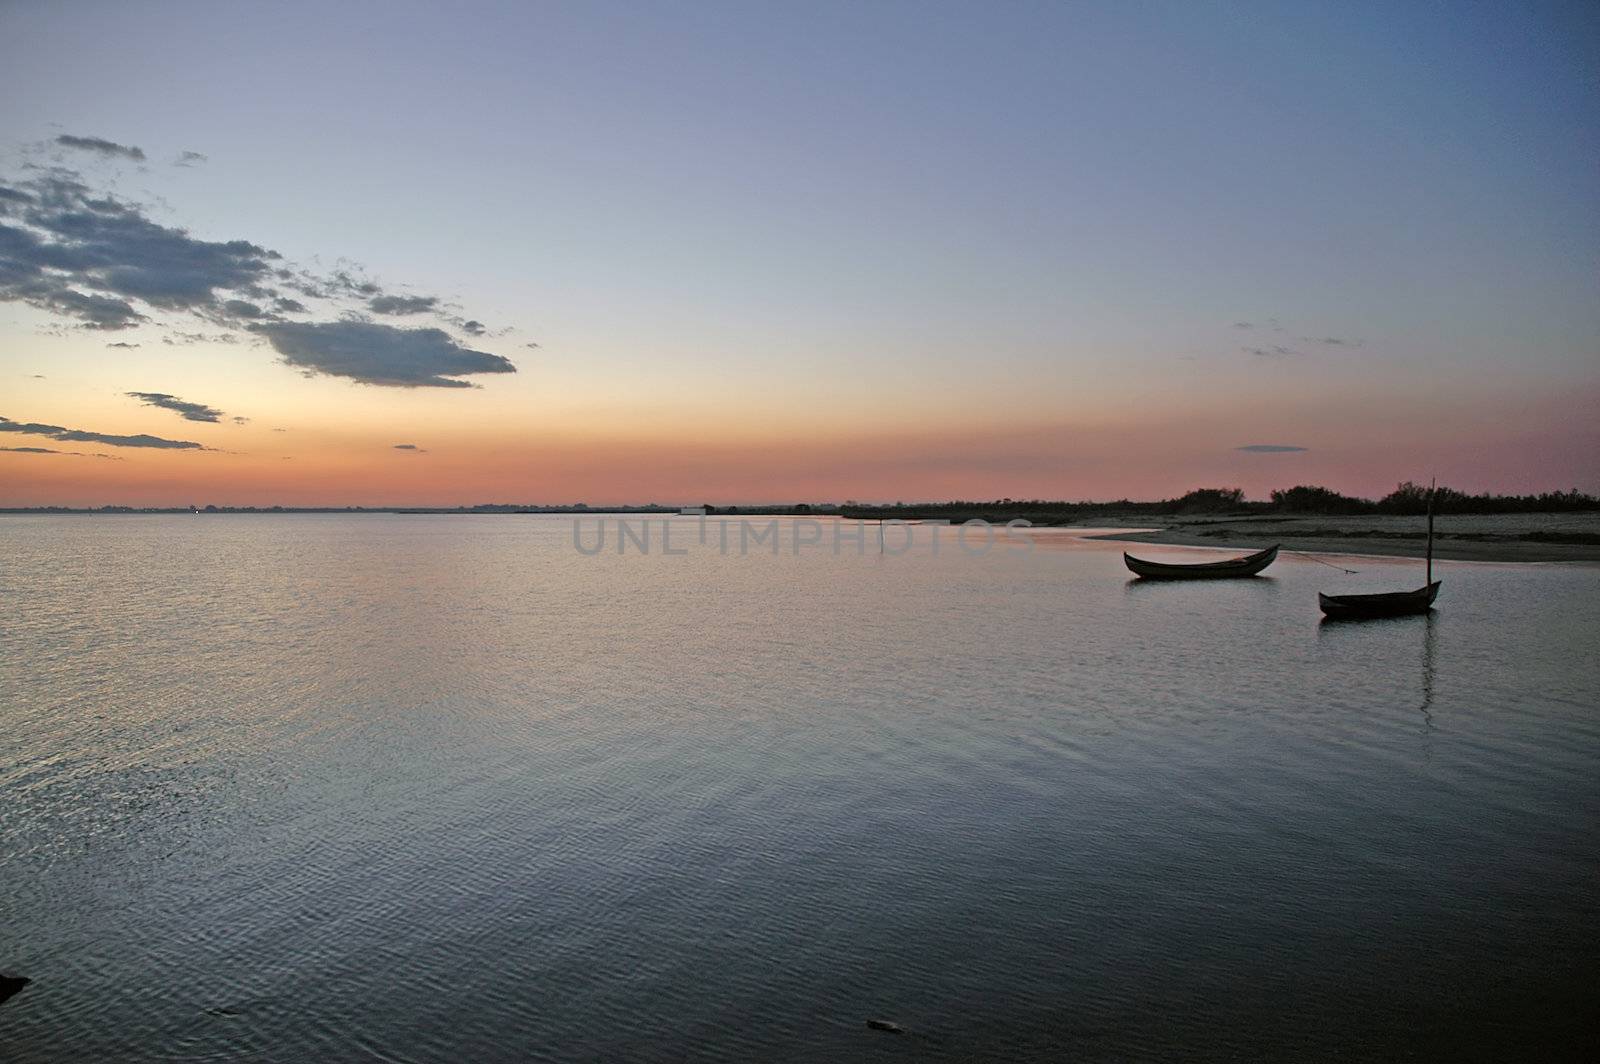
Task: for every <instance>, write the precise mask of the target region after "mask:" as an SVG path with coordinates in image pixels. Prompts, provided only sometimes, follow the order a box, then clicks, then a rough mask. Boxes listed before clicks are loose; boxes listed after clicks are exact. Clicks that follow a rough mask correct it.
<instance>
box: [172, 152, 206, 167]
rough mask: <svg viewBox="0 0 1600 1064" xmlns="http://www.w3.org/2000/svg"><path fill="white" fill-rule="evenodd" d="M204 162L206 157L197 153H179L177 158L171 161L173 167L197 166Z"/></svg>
mask: <svg viewBox="0 0 1600 1064" xmlns="http://www.w3.org/2000/svg"><path fill="white" fill-rule="evenodd" d="M205 161H206V157H205V156H204V155H202V154H201V153H200V152H197V151H185V152H179V153H178V157H177V158H176V159H174V160H172V165H173V166H199V165H200V164H201V163H203V162H205Z"/></svg>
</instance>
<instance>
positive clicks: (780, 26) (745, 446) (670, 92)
mask: <svg viewBox="0 0 1600 1064" xmlns="http://www.w3.org/2000/svg"><path fill="white" fill-rule="evenodd" d="M0 98H3V99H4V100H5V101H6V105H5V106H4V107H0V382H3V383H0V418H3V419H4V420H3V421H0V506H29V505H42V504H64V505H74V506H98V505H104V504H108V503H110V504H129V505H188V504H191V503H194V504H199V505H205V504H208V503H214V504H218V505H273V504H282V505H327V504H336V505H345V504H361V505H384V504H411V505H457V504H472V503H479V502H533V503H569V502H576V501H583V502H587V503H589V504H591V505H604V504H607V503H643V502H651V501H658V502H664V503H687V502H701V501H706V502H712V503H738V502H764V501H770V502H790V501H799V500H809V501H841V500H844V499H860V500H890V501H892V500H897V499H898V500H908V501H909V500H927V499H942V498H952V497H956V498H999V497H1002V496H1011V497H1019V498H1022V497H1026V498H1033V497H1048V498H1068V499H1082V498H1108V497H1109V498H1115V497H1122V496H1131V497H1135V498H1141V497H1143V498H1149V497H1161V496H1166V495H1172V494H1177V493H1181V492H1183V491H1186V490H1188V489H1190V488H1194V487H1198V486H1203V485H1224V484H1225V485H1235V486H1240V487H1243V488H1244V489H1245V490H1246V492H1247V494H1250V495H1252V496H1262V495H1264V494H1265V493H1266V492H1267V491H1268V490H1269V489H1271V488H1275V487H1287V486H1290V485H1293V484H1297V483H1311V484H1324V485H1327V486H1329V487H1333V488H1336V489H1339V490H1342V491H1346V492H1351V493H1357V494H1366V495H1377V494H1382V493H1384V492H1386V491H1388V490H1389V489H1391V488H1392V487H1393V486H1394V484H1395V483H1396V482H1397V481H1400V480H1405V479H1421V478H1426V477H1428V476H1430V475H1434V474H1437V476H1438V477H1439V479H1440V481H1441V482H1442V483H1448V484H1450V485H1451V486H1454V487H1458V488H1461V489H1465V490H1472V491H1481V490H1493V491H1517V492H1521V491H1543V490H1551V489H1566V488H1571V487H1578V488H1580V489H1583V490H1587V491H1597V490H1600V458H1597V455H1600V428H1597V425H1600V418H1597V417H1596V415H1595V411H1596V410H1600V7H1597V6H1596V5H1594V4H1591V3H1572V4H1528V5H1491V4H1476V5H1466V4H1431V3H1430V4H1423V3H1414V4H1377V3H1373V4H1349V3H1328V4H1283V5H1272V4H1229V5H1217V4H1204V3H1195V4H1188V3H1156V4H1139V3H1105V4H1095V5H1089V4H1071V3H1055V4H1038V5H1033V4H1001V5H994V4H977V3H973V4H936V3H906V4H898V3H887V2H882V3H877V2H875V3H866V4H861V3H841V4H836V5H835V4H824V3H805V4H791V5H775V4H756V3H727V4H721V3H709V2H697V3H684V4H677V3H636V4H605V3H582V4H578V3H573V4H539V3H530V4H523V3H505V4H465V5H459V6H454V5H452V6H448V7H447V6H444V5H431V4H430V5H424V4H414V5H404V4H393V3H383V4H376V3H374V4H367V3H341V4H336V5H329V4H301V3H294V2H288V3H273V4H248V5H247V4H233V3H216V2H206V3H194V4H188V3H177V2H163V3H154V4H121V3H103V4H102V3H59V4H17V3H13V4H6V5H4V6H0ZM185 444H192V445H194V446H182V445H185ZM19 448H21V449H22V450H19Z"/></svg>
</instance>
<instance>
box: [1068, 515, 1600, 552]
mask: <svg viewBox="0 0 1600 1064" xmlns="http://www.w3.org/2000/svg"><path fill="white" fill-rule="evenodd" d="M1137 525H1138V526H1139V527H1142V528H1146V529H1149V528H1150V526H1152V525H1161V526H1165V527H1160V528H1157V529H1155V530H1154V531H1143V532H1136V531H1128V532H1116V533H1110V534H1106V535H1095V536H1088V537H1085V538H1089V539H1104V540H1115V541H1120V542H1126V543H1150V544H1159V545H1164V546H1175V547H1227V548H1230V549H1234V550H1259V549H1261V548H1262V547H1266V546H1270V545H1272V544H1274V543H1281V544H1282V545H1283V547H1284V549H1285V550H1293V551H1303V552H1305V553H1308V554H1375V555H1382V556H1387V557H1395V558H1421V557H1422V556H1423V554H1424V553H1425V551H1426V544H1427V531H1426V523H1425V520H1424V519H1422V518H1417V517H1392V516H1381V515H1372V516H1363V517H1335V516H1297V517H1268V518H1259V517H1244V518H1238V517H1235V518H1227V517H1215V518H1208V519H1205V520H1197V519H1187V520H1176V521H1162V520H1154V521H1152V520H1148V519H1146V520H1141V521H1138V522H1137ZM1100 527H1104V525H1103V523H1102V525H1101V526H1100ZM1433 556H1434V557H1435V558H1437V559H1443V560H1446V561H1475V562H1600V515H1594V514H1470V515H1461V516H1451V517H1445V518H1440V519H1438V521H1437V522H1436V527H1435V534H1434V543H1433Z"/></svg>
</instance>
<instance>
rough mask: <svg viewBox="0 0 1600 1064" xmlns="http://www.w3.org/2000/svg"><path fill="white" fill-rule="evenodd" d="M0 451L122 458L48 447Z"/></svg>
mask: <svg viewBox="0 0 1600 1064" xmlns="http://www.w3.org/2000/svg"><path fill="white" fill-rule="evenodd" d="M0 451H5V452H7V453H10V454H59V455H63V456H71V457H73V458H109V459H111V460H112V461H116V462H120V461H121V460H122V459H120V458H118V457H117V456H116V455H111V454H86V453H84V452H83V451H57V450H54V449H52V448H49V447H0Z"/></svg>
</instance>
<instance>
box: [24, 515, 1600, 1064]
mask: <svg viewBox="0 0 1600 1064" xmlns="http://www.w3.org/2000/svg"><path fill="white" fill-rule="evenodd" d="M693 526H694V522H692V521H682V522H681V524H680V525H679V526H675V527H681V528H683V529H688V528H692V527H693ZM589 527H590V528H591V529H592V528H593V522H592V520H591V522H590V525H589ZM1041 539H1043V540H1047V541H1048V543H1047V545H1046V546H1043V547H1041V548H1039V549H1035V550H1032V551H1029V552H1023V551H1021V550H1017V549H997V550H995V551H993V552H991V553H990V554H988V555H986V556H984V557H981V558H969V557H966V556H965V555H962V554H961V553H960V552H959V551H954V550H951V549H950V548H949V546H948V544H947V545H946V546H945V548H944V549H943V550H941V552H940V553H939V554H938V555H937V556H936V555H934V554H933V553H932V552H931V550H930V549H929V548H928V547H927V545H926V543H925V542H924V543H923V544H922V545H919V546H918V547H917V548H916V549H914V550H912V551H911V552H909V553H907V554H905V555H903V556H892V555H889V554H884V555H879V554H877V553H876V552H875V547H876V544H875V543H872V544H871V545H872V547H873V548H874V550H873V551H872V552H869V553H868V554H867V555H865V556H856V555H855V554H853V553H850V552H848V551H847V552H846V553H845V554H843V555H842V556H838V557H836V556H834V555H833V554H832V553H831V552H830V551H829V550H828V549H827V547H826V541H825V543H824V546H823V548H822V549H807V550H805V551H803V552H802V553H801V554H800V555H799V556H794V555H793V554H792V553H790V545H789V542H788V541H787V540H786V541H785V544H784V550H783V552H782V553H781V554H780V555H779V556H777V557H773V556H771V555H770V554H767V553H765V552H764V551H763V552H762V553H760V554H758V555H754V556H750V557H738V556H736V555H735V556H726V557H724V556H722V555H720V554H718V553H717V552H716V551H715V550H714V549H710V548H709V547H703V548H701V547H692V548H691V549H690V552H689V554H688V555H686V556H681V557H680V556H671V557H663V556H661V555H660V554H659V553H658V552H655V553H652V554H651V555H649V556H647V557H641V556H639V555H638V554H637V553H635V552H632V551H630V552H629V553H628V554H625V555H623V556H620V557H619V556H617V555H616V553H615V552H614V550H611V549H608V551H607V552H606V553H604V554H601V555H598V556H595V557H587V556H584V555H581V554H579V553H577V552H576V551H574V550H573V548H572V543H571V526H570V522H569V521H568V520H566V519H564V518H551V517H529V516H497V517H423V516H416V517H406V516H376V515H369V516H334V515H329V516H322V515H306V516H298V515H295V516H205V517H191V516H173V517H138V516H130V517H116V518H105V517H102V518H7V519H4V520H0V549H3V568H0V595H3V602H4V610H3V612H0V625H3V628H0V668H3V671H0V725H3V730H0V969H8V970H11V971H14V972H17V973H19V974H23V975H27V976H30V977H32V978H33V980H34V982H33V983H32V984H31V985H30V986H29V987H28V988H27V989H26V990H24V991H23V992H22V993H21V994H20V995H19V996H17V997H15V998H13V999H12V1000H11V1001H9V1002H7V1003H6V1004H4V1005H0V1058H3V1059H5V1060H6V1061H8V1062H9V1061H18V1062H20V1061H58V1060H173V1059H211V1060H221V1059H231V1058H246V1059H249V1060H253V1061H278V1060H283V1061H292V1060H319V1061H321V1060H327V1061H336V1060H392V1061H457V1060H475V1061H490V1060H686V1059H696V1060H725V1061H757V1060H761V1061H776V1060H846V1059H863V1060H885V1061H891V1060H893V1061H900V1060H907V1061H908V1060H970V1059H992V1060H1015V1059H1030V1058H1032V1059H1045V1058H1061V1059H1072V1060H1124V1059H1129V1058H1139V1057H1161V1058H1168V1059H1171V1058H1179V1057H1182V1058H1226V1059H1295V1058H1300V1059H1304V1058H1307V1057H1323V1056H1333V1055H1339V1056H1341V1057H1342V1058H1345V1059H1395V1058H1397V1057H1406V1056H1435V1055H1438V1056H1447V1057H1451V1058H1456V1059H1460V1058H1467V1057H1481V1058H1486V1059H1527V1058H1533V1057H1540V1056H1551V1055H1560V1054H1562V1053H1566V1052H1572V1051H1573V1047H1575V1046H1577V1045H1578V1044H1579V1041H1578V1040H1579V1038H1580V1037H1581V1036H1583V1035H1585V1034H1586V1033H1589V1032H1592V1030H1593V1027H1592V1022H1593V1021H1592V1020H1591V1019H1590V1018H1589V1017H1590V1016H1591V1015H1592V1014H1594V1013H1595V1010H1596V1008H1597V1006H1600V991H1597V989H1596V972H1597V971H1600V963H1597V962H1600V905H1597V901H1596V884H1597V883H1600V830H1597V829H1600V708H1597V703H1600V666H1597V663H1596V655H1595V646H1596V644H1597V638H1596V637H1597V635H1600V569H1595V568H1582V567H1560V566H1522V567H1510V566H1490V565H1466V564H1453V565H1446V566H1443V567H1442V572H1443V577H1444V591H1443V593H1442V594H1441V596H1440V600H1439V609H1438V611H1437V613H1436V614H1435V615H1434V616H1432V617H1431V618H1410V619H1401V620H1396V621H1387V622H1376V623H1371V624H1359V625H1333V626H1329V625H1319V623H1318V614H1317V611H1316V603H1315V594H1314V593H1315V592H1316V591H1317V590H1318V589H1342V590H1353V589H1355V588H1356V587H1357V586H1358V585H1359V584H1361V583H1362V582H1370V583H1371V584H1383V585H1385V586H1389V587H1410V586H1415V585H1417V584H1419V583H1420V579H1419V573H1418V566H1417V564H1416V563H1410V562H1398V563H1397V562H1387V561H1367V560H1363V561H1362V562H1360V563H1359V566H1358V567H1359V568H1361V569H1362V570H1363V573H1362V575H1361V576H1359V577H1345V576H1341V575H1339V574H1337V573H1335V572H1334V571H1333V570H1332V569H1329V568H1327V567H1325V566H1321V565H1317V564H1314V563H1311V562H1307V561H1303V560H1299V559H1293V558H1288V557H1285V558H1284V559H1283V560H1281V561H1280V562H1279V563H1278V564H1277V565H1275V566H1274V567H1273V568H1272V569H1271V570H1269V573H1270V574H1271V575H1270V578H1267V579H1258V580H1254V581H1244V582H1230V583H1220V584H1200V585H1193V584H1191V585H1182V584H1178V585H1156V586H1146V585H1140V584H1135V583H1130V582H1129V580H1128V579H1127V576H1128V574H1127V573H1126V572H1125V571H1124V570H1123V569H1122V567H1121V559H1120V557H1119V551H1120V550H1121V549H1122V548H1121V547H1120V546H1118V545H1113V544H1106V543H1087V542H1082V541H1077V540H1072V539H1070V538H1068V537H1065V536H1063V535H1061V534H1053V535H1052V534H1046V535H1044V536H1042V537H1041ZM675 545H676V544H675ZM1140 550H1141V553H1145V554H1158V553H1161V552H1162V551H1161V549H1160V548H1140ZM1172 553H1176V552H1172ZM878 1017H881V1018H885V1019H889V1020H892V1021H894V1022H896V1023H898V1024H900V1025H901V1026H903V1027H904V1028H905V1032H906V1033H904V1034H901V1035H895V1034H889V1033H884V1032H880V1031H874V1030H869V1029H867V1028H866V1026H865V1023H864V1021H866V1020H867V1019H869V1018H878Z"/></svg>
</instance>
